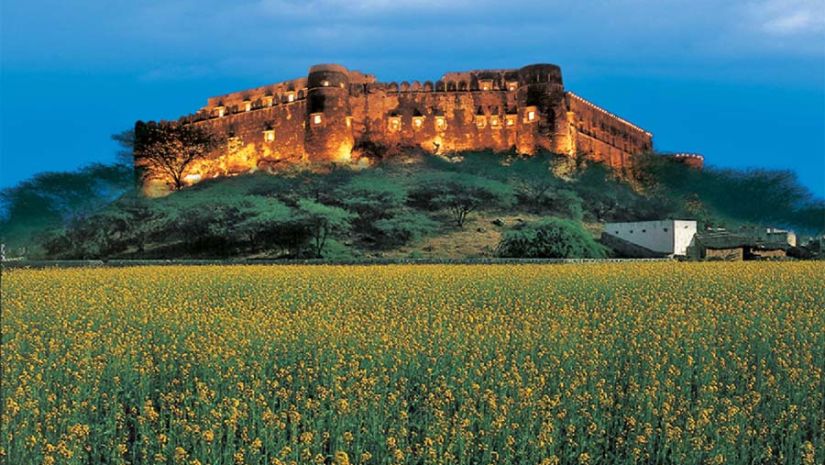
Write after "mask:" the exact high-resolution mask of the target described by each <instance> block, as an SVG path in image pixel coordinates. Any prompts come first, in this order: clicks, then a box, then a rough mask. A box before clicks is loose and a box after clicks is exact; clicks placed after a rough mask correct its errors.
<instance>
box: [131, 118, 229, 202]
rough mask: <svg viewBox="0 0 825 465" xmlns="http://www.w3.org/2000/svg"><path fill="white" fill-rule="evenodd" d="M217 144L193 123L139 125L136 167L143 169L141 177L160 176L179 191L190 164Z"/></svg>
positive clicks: (217, 143)
mask: <svg viewBox="0 0 825 465" xmlns="http://www.w3.org/2000/svg"><path fill="white" fill-rule="evenodd" d="M220 143H221V140H220V139H219V138H218V137H217V136H215V135H214V134H213V133H211V132H210V131H208V130H207V129H204V128H202V127H200V126H197V125H194V124H180V123H173V122H160V123H155V122H149V123H143V122H138V123H137V124H136V125H135V147H134V150H135V164H136V165H137V166H140V167H142V168H143V169H144V173H143V175H144V176H152V175H158V174H159V175H162V176H164V177H166V178H168V179H169V180H170V181H171V183H172V186H173V187H174V189H175V190H180V189H181V188H182V187H183V185H184V184H183V177H184V176H185V174H186V172H187V170H188V169H189V168H190V167H191V165H192V163H193V162H195V161H196V160H199V159H202V158H204V157H206V156H207V155H208V154H209V153H210V152H212V151H213V150H214V149H215V148H217V147H218V145H219V144H220Z"/></svg>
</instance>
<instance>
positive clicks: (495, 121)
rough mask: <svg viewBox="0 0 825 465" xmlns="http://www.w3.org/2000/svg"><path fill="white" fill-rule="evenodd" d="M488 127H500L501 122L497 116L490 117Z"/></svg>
mask: <svg viewBox="0 0 825 465" xmlns="http://www.w3.org/2000/svg"><path fill="white" fill-rule="evenodd" d="M490 127H491V128H493V129H498V128H500V127H501V121H500V120H499V118H498V115H493V116H491V117H490Z"/></svg>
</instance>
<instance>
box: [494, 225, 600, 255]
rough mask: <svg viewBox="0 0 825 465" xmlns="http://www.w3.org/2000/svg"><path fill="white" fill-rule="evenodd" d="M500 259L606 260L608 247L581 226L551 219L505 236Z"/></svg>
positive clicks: (499, 249)
mask: <svg viewBox="0 0 825 465" xmlns="http://www.w3.org/2000/svg"><path fill="white" fill-rule="evenodd" d="M497 252H498V255H499V256H501V257H510V258H603V257H605V256H606V252H605V249H604V247H602V246H601V245H600V244H599V243H598V242H596V241H595V239H593V237H592V236H591V235H590V234H589V233H588V232H587V231H585V230H584V228H582V227H581V225H580V224H579V223H576V222H574V221H570V220H563V219H560V218H547V219H544V220H540V221H537V222H535V223H529V224H526V225H524V226H522V227H520V228H518V229H514V230H511V231H507V232H506V233H504V237H502V239H501V242H500V243H499V245H498V249H497Z"/></svg>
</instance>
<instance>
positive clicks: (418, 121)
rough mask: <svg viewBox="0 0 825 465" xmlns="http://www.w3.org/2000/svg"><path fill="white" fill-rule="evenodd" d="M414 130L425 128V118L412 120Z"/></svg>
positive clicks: (416, 117) (420, 117)
mask: <svg viewBox="0 0 825 465" xmlns="http://www.w3.org/2000/svg"><path fill="white" fill-rule="evenodd" d="M412 124H413V129H421V127H422V126H424V117H423V116H413V119H412Z"/></svg>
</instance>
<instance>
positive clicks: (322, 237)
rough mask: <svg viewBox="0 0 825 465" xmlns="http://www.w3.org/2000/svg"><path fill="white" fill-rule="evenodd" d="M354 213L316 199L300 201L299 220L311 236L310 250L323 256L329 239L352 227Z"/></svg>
mask: <svg viewBox="0 0 825 465" xmlns="http://www.w3.org/2000/svg"><path fill="white" fill-rule="evenodd" d="M353 216H354V215H353V214H352V213H350V212H348V211H346V210H344V209H343V208H338V207H333V206H329V205H324V204H322V203H318V202H315V201H314V200H309V199H301V200H299V201H298V208H297V217H298V218H297V220H298V222H299V223H300V224H302V225H304V227H305V228H306V230H307V232H308V234H309V237H310V252H311V254H312V256H314V257H322V256H323V252H324V246H325V245H326V242H327V239H328V238H329V237H330V236H331V235H334V234H342V233H344V232H346V231H348V230H349V229H350V222H351V221H352V219H353Z"/></svg>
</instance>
